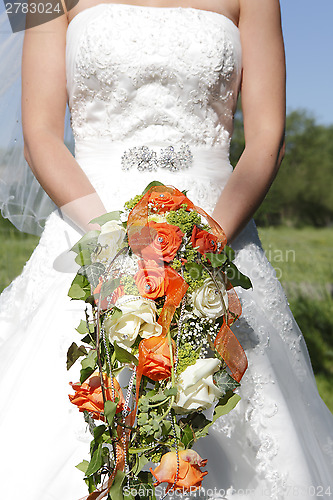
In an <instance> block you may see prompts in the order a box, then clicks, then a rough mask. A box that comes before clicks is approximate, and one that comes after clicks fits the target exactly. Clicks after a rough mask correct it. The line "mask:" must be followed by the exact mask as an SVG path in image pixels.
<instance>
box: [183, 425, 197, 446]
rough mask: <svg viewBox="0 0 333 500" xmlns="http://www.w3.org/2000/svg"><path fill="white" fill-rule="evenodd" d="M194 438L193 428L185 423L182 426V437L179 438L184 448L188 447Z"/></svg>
mask: <svg viewBox="0 0 333 500" xmlns="http://www.w3.org/2000/svg"><path fill="white" fill-rule="evenodd" d="M194 439H195V434H194V432H193V430H192V429H191V427H190V426H189V425H188V424H187V425H186V426H185V427H184V429H182V438H181V441H182V443H183V445H184V446H185V448H188V447H190V445H191V443H192V442H193V441H194Z"/></svg>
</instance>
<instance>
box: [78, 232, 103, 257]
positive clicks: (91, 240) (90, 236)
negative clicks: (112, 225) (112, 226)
mask: <svg viewBox="0 0 333 500" xmlns="http://www.w3.org/2000/svg"><path fill="white" fill-rule="evenodd" d="M99 235H100V231H89V232H88V233H86V234H85V235H84V236H83V237H82V238H81V239H80V240H79V241H78V242H77V243H75V245H74V246H73V247H72V249H71V250H73V252H75V253H77V254H79V253H80V252H82V251H83V250H88V251H89V250H90V251H92V250H93V249H94V248H95V247H96V246H97V240H98V236H99Z"/></svg>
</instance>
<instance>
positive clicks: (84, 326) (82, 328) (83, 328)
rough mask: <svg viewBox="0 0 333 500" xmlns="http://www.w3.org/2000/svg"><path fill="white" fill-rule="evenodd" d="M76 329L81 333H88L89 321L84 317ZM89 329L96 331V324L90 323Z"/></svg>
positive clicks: (91, 331)
mask: <svg viewBox="0 0 333 500" xmlns="http://www.w3.org/2000/svg"><path fill="white" fill-rule="evenodd" d="M75 330H76V331H77V332H79V333H81V335H84V334H85V333H88V327H87V322H86V321H85V320H84V319H81V321H80V324H79V326H78V327H77V328H75ZM89 331H90V333H93V332H94V325H93V324H89Z"/></svg>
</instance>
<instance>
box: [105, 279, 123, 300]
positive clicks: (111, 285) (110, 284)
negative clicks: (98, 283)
mask: <svg viewBox="0 0 333 500" xmlns="http://www.w3.org/2000/svg"><path fill="white" fill-rule="evenodd" d="M119 285H120V278H114V279H110V280H108V281H105V282H104V283H103V285H102V288H101V295H102V300H103V299H105V298H106V297H108V296H109V295H111V294H112V293H113V292H114V291H115V289H116V288H117V287H118V286H119Z"/></svg>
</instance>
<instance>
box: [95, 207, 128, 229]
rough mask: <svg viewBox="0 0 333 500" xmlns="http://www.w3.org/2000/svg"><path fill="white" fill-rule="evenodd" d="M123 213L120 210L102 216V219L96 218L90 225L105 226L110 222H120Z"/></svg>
mask: <svg viewBox="0 0 333 500" xmlns="http://www.w3.org/2000/svg"><path fill="white" fill-rule="evenodd" d="M121 214H122V212H120V211H119V210H115V211H114V212H109V213H107V214H104V215H101V216H100V217H96V218H95V219H93V220H91V221H90V224H99V225H100V226H103V224H105V223H106V222H110V220H120V215H121Z"/></svg>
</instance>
